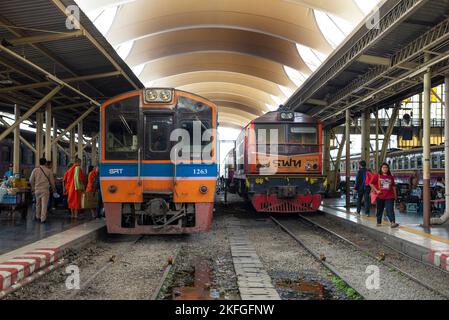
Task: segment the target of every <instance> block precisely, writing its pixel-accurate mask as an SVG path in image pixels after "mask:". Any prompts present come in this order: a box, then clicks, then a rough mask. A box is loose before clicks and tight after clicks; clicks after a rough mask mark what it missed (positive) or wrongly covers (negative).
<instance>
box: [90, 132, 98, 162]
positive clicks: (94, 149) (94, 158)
mask: <svg viewBox="0 0 449 320" xmlns="http://www.w3.org/2000/svg"><path fill="white" fill-rule="evenodd" d="M97 141H98V138H93V139H92V143H91V148H92V149H91V150H92V165H93V166H96V165H98V149H97Z"/></svg>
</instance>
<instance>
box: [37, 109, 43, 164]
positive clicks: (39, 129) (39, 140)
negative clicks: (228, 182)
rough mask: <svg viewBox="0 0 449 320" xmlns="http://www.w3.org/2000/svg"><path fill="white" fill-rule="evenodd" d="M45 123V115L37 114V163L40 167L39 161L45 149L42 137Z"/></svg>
mask: <svg viewBox="0 0 449 320" xmlns="http://www.w3.org/2000/svg"><path fill="white" fill-rule="evenodd" d="M43 123H44V114H43V113H42V112H37V113H36V153H35V163H36V166H38V165H39V159H40V158H42V150H43V147H44V139H43V135H42V128H43Z"/></svg>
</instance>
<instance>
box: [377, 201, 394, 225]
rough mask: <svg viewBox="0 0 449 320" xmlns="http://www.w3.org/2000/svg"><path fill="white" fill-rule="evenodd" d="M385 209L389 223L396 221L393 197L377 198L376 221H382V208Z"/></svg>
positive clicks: (379, 222)
mask: <svg viewBox="0 0 449 320" xmlns="http://www.w3.org/2000/svg"><path fill="white" fill-rule="evenodd" d="M385 208H386V209H387V217H388V220H390V222H391V223H395V222H396V216H395V214H394V199H388V200H384V199H379V198H377V215H376V217H377V223H378V224H381V223H382V216H383V214H384V209H385Z"/></svg>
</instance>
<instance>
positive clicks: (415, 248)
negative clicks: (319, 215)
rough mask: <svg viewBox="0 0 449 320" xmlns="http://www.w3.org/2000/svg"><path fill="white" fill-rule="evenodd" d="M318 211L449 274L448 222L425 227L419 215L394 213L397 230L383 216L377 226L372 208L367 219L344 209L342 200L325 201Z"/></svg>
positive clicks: (353, 211) (353, 210) (353, 209)
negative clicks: (381, 222)
mask: <svg viewBox="0 0 449 320" xmlns="http://www.w3.org/2000/svg"><path fill="white" fill-rule="evenodd" d="M320 210H321V211H322V212H324V213H325V214H327V215H328V216H329V217H330V218H335V219H336V220H340V222H342V221H344V222H347V223H349V224H350V225H351V227H352V228H353V230H354V231H355V232H368V233H369V234H370V235H371V236H373V237H374V238H375V239H378V240H379V241H383V242H385V243H387V244H388V245H390V246H391V247H393V248H395V249H397V250H400V251H401V252H404V253H406V254H408V255H410V256H412V257H414V258H416V259H419V260H421V261H423V262H426V263H428V264H432V265H434V266H437V267H439V268H441V269H443V270H445V271H449V223H446V224H444V225H441V226H432V227H431V228H424V227H422V225H421V224H422V215H419V214H410V213H407V214H404V213H400V212H399V211H398V210H395V214H396V222H397V223H399V225H400V226H399V228H396V229H392V228H390V225H389V222H388V220H387V219H386V218H385V217H384V221H383V225H382V226H381V227H377V226H376V224H377V222H376V216H375V215H376V213H375V208H371V214H370V216H369V217H368V216H366V215H364V214H363V210H362V215H360V216H359V215H357V214H356V209H355V208H350V209H349V210H347V209H346V208H345V205H344V199H325V200H324V201H323V204H322V206H321V207H320Z"/></svg>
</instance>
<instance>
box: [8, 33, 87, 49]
mask: <svg viewBox="0 0 449 320" xmlns="http://www.w3.org/2000/svg"><path fill="white" fill-rule="evenodd" d="M83 35H84V34H83V31H82V30H77V31H73V32H64V33H53V34H44V35H38V36H31V37H20V38H16V39H7V40H6V41H7V42H8V43H10V44H12V45H13V46H21V45H24V44H35V43H41V42H51V41H58V40H65V39H71V38H78V37H82V36H83Z"/></svg>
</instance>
